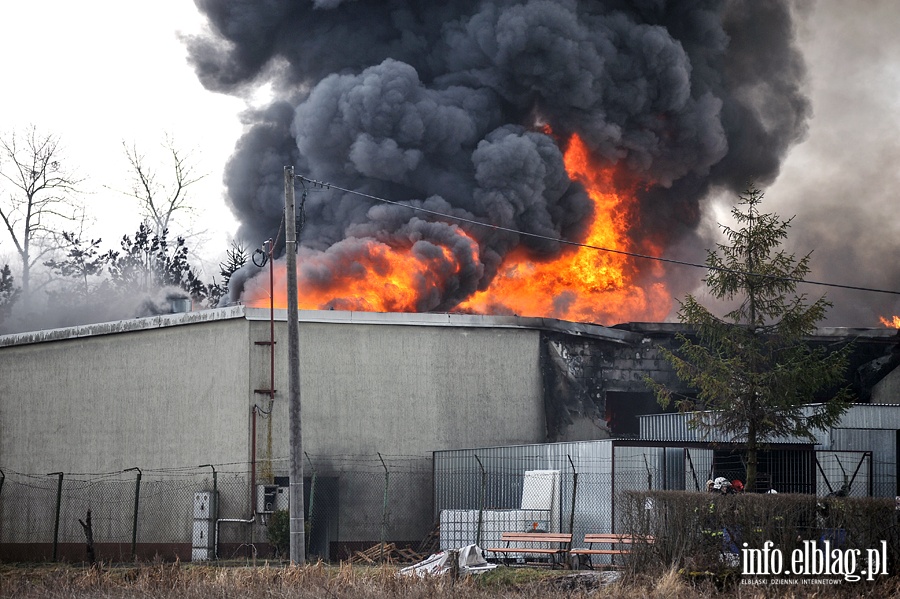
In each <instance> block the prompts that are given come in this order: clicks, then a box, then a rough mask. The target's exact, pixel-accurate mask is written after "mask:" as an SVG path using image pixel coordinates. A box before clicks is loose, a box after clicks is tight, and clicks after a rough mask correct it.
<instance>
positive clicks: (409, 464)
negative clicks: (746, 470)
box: [0, 306, 897, 560]
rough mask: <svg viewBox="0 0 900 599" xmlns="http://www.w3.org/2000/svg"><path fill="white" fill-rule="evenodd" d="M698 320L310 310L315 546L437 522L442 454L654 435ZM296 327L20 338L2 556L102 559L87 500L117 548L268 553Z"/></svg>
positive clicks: (265, 313) (883, 391) (11, 365)
mask: <svg viewBox="0 0 900 599" xmlns="http://www.w3.org/2000/svg"><path fill="white" fill-rule="evenodd" d="M678 330H679V328H678V325H672V324H640V323H639V324H634V323H633V324H629V325H623V326H619V327H603V326H599V325H590V324H579V323H570V322H564V321H558V320H552V319H542V318H523V317H516V316H475V315H465V314H382V313H359V312H342V311H309V312H305V311H301V312H300V363H301V364H300V371H301V372H300V378H301V398H300V401H301V405H302V408H301V419H302V449H303V452H304V455H305V457H306V462H305V463H304V467H305V473H304V474H305V479H306V480H305V484H306V500H305V503H306V507H307V517H308V519H309V520H310V521H311V527H312V528H311V530H310V531H309V534H308V541H309V545H310V546H309V551H310V553H311V554H315V555H319V556H322V557H325V558H326V559H341V558H343V557H345V556H346V555H347V554H348V552H350V551H352V550H354V549H357V548H361V547H366V546H369V545H371V544H372V543H374V542H378V541H379V540H381V541H384V540H390V541H392V542H397V543H407V544H415V543H417V542H419V541H420V540H422V539H423V538H424V537H426V536H428V535H429V533H430V532H431V531H432V530H433V529H434V527H435V525H436V520H437V518H438V513H437V512H436V507H435V506H436V500H435V497H434V488H435V487H434V482H433V480H434V479H433V477H434V476H435V462H434V459H435V458H434V456H435V455H436V454H435V453H434V452H441V451H450V450H460V449H465V448H477V447H504V446H523V445H532V444H545V443H573V442H581V441H595V440H601V439H609V438H619V439H621V438H636V437H637V436H638V434H639V432H640V429H639V422H640V421H639V417H640V416H641V415H644V414H650V413H654V412H659V408H658V406H656V405H655V402H654V400H653V397H652V395H651V394H650V393H649V392H648V391H647V389H646V387H645V385H644V382H643V381H644V377H645V376H647V375H649V376H652V377H653V378H655V379H657V380H664V381H668V382H670V383H671V384H677V379H676V378H675V377H674V375H673V373H672V372H671V370H670V369H669V368H668V365H667V363H666V362H665V361H664V360H662V359H661V358H660V356H659V353H658V349H657V347H658V346H659V345H660V344H667V343H672V341H673V338H674V333H675V332H677V331H678ZM286 331H287V326H286V313H285V311H283V310H281V311H279V310H275V311H270V310H265V309H252V308H247V307H243V306H235V307H229V308H218V309H214V310H205V311H198V312H187V313H180V314H167V315H161V316H155V317H149V318H141V319H134V320H128V321H120V322H114V323H104V324H97V325H87V326H80V327H72V328H67V329H57V330H48V331H37V332H30V333H22V334H16V335H8V336H5V337H0V559H3V560H15V559H25V558H28V559H47V558H53V557H57V558H64V559H74V560H78V559H82V558H83V553H84V532H83V525H84V524H83V523H84V519H85V517H86V513H87V510H91V513H92V516H93V535H94V539H95V542H96V544H97V547H98V551H99V555H98V557H99V558H101V559H126V558H129V557H147V558H149V557H153V556H155V555H158V556H160V557H162V558H163V559H172V558H175V557H178V558H180V559H191V558H193V559H210V558H214V557H226V556H233V555H245V554H247V553H248V552H253V553H254V554H256V553H257V552H263V551H268V545H267V538H266V528H265V523H266V520H267V518H268V517H269V516H270V515H271V513H272V512H273V511H275V510H276V509H277V508H279V507H282V506H286V502H285V501H284V499H285V492H286V487H287V475H288V469H289V464H288V461H287V457H288V455H289V445H288V443H289V440H288V422H287V420H288V407H287V405H286V399H285V398H286V395H287V393H286V390H287V363H286V362H287V358H286V355H287V343H285V342H284V339H285V336H286ZM848 337H853V338H855V339H857V344H858V350H857V352H856V353H855V358H854V359H855V363H854V366H853V367H854V370H853V372H854V373H856V374H855V375H854V384H855V385H856V387H857V388H858V390H859V395H860V396H865V400H866V401H872V402H878V403H888V402H896V401H897V397H896V386H897V385H896V383H891V381H893V380H894V379H893V375H892V376H891V377H888V376H886V375H887V373H889V372H891V371H892V370H893V368H894V366H896V363H895V357H894V356H893V354H892V352H891V350H892V348H893V347H894V346H895V345H896V331H891V330H887V329H884V330H874V329H873V330H869V329H865V330H859V331H852V332H848V331H845V330H838V331H823V332H822V336H821V340H824V341H827V342H829V343H832V342H835V341H836V340H841V339H845V338H848ZM814 341H815V340H814ZM892 385H893V386H892ZM620 443H623V442H620ZM623 447H624V445H623ZM79 521H81V522H79Z"/></svg>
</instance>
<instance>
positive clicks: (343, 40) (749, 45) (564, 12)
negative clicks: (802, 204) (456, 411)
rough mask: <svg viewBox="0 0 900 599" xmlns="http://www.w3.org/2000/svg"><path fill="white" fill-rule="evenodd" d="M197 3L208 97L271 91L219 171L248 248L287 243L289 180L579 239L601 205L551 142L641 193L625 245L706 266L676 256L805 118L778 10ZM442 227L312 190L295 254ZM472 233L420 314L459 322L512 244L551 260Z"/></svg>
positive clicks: (418, 235)
mask: <svg viewBox="0 0 900 599" xmlns="http://www.w3.org/2000/svg"><path fill="white" fill-rule="evenodd" d="M196 3H197V5H198V7H199V8H200V9H201V11H202V12H203V13H204V14H205V15H206V16H207V18H208V20H209V31H208V33H207V34H206V35H203V36H199V37H195V38H192V39H190V40H189V41H188V43H189V50H190V56H191V60H192V61H193V64H194V65H195V68H196V72H197V74H198V76H199V78H200V80H201V81H202V82H203V84H204V85H205V86H206V87H208V88H209V89H212V90H216V91H220V92H226V93H233V94H248V93H250V92H252V91H253V90H254V89H256V88H257V87H258V86H261V85H263V84H268V85H271V86H272V89H273V90H274V92H275V99H274V101H273V102H272V103H271V105H270V106H268V107H267V108H265V109H261V110H257V111H253V112H251V113H249V114H247V116H246V118H247V124H248V127H247V129H246V133H245V134H244V136H243V138H242V139H241V140H240V141H239V142H238V144H237V148H236V151H235V153H234V155H233V156H232V158H231V160H230V162H229V164H228V166H227V169H226V172H227V175H226V183H227V186H228V190H229V202H230V205H231V209H232V210H233V211H234V213H235V214H236V215H237V216H238V218H239V219H240V221H241V223H242V224H241V229H240V235H241V236H242V237H244V239H245V240H246V241H247V242H249V243H250V244H253V245H256V244H259V243H261V242H262V241H264V240H265V239H267V238H270V237H274V236H275V232H276V231H277V229H278V227H279V224H280V221H281V215H282V212H283V201H284V194H283V182H282V181H283V179H282V173H283V167H284V166H285V165H294V166H295V167H296V170H297V173H298V174H303V175H306V176H308V177H310V178H313V179H318V180H322V181H329V182H332V183H334V184H335V185H338V186H341V187H344V188H348V189H353V190H357V191H362V192H365V193H367V194H372V195H375V196H379V197H385V198H390V199H392V200H395V201H401V202H408V203H409V204H410V205H428V206H432V207H435V208H440V209H441V211H443V212H450V213H453V214H458V215H461V216H465V217H466V218H471V219H475V220H481V221H485V222H490V223H492V224H496V225H500V226H502V227H507V228H510V229H515V230H521V231H525V232H529V233H537V234H540V235H544V236H547V237H563V238H568V239H577V238H578V235H579V233H580V232H581V231H582V227H583V225H584V223H585V219H586V218H587V217H588V216H589V215H590V212H591V205H590V203H589V200H588V199H587V197H586V194H585V192H584V190H583V188H582V187H581V186H580V185H579V184H577V183H573V182H571V181H570V180H569V178H568V176H567V174H566V172H565V169H564V167H563V160H562V149H561V148H560V145H561V142H560V140H564V139H566V138H567V137H568V136H569V135H570V134H571V133H578V134H579V135H580V136H581V137H582V139H583V140H584V141H585V143H586V144H587V146H588V147H589V148H590V150H591V152H592V153H593V155H594V156H595V157H596V158H597V159H600V160H606V161H609V162H612V163H617V164H620V165H623V166H624V167H626V168H627V170H628V171H629V172H630V173H631V175H632V176H633V177H635V178H637V179H638V180H640V181H643V182H646V183H647V184H649V186H648V187H646V188H645V190H644V191H642V192H641V195H640V202H641V210H640V215H641V216H640V221H639V222H635V223H633V228H632V230H631V231H630V232H629V234H630V235H631V236H632V237H633V238H634V239H635V240H636V242H637V243H638V246H640V240H641V239H644V238H648V239H653V240H654V242H655V243H661V244H663V245H664V246H666V247H668V248H669V249H668V250H667V254H668V255H672V254H673V253H675V254H678V255H675V256H674V257H679V258H690V259H697V258H699V260H700V261H702V258H703V255H702V254H701V253H699V250H697V249H683V248H696V247H697V245H696V244H691V243H687V242H686V240H689V239H690V238H691V237H692V236H694V235H696V233H695V231H696V227H697V225H698V223H699V221H700V216H701V210H700V202H701V200H702V199H703V198H704V197H706V196H707V194H708V193H709V192H710V190H711V189H714V188H725V189H729V190H734V191H741V190H743V189H744V188H745V187H746V185H747V183H748V182H750V181H753V182H755V183H757V184H759V185H764V184H766V183H767V182H770V181H772V180H773V179H774V177H775V176H776V174H777V173H778V169H779V164H780V162H781V160H782V158H783V156H784V154H785V153H786V151H787V150H788V149H789V148H790V147H791V146H792V145H793V144H794V143H796V142H797V141H798V140H799V139H801V138H802V137H803V135H804V133H805V131H806V121H807V119H808V116H809V103H808V101H807V99H806V98H805V97H804V95H803V93H802V90H803V82H804V64H803V61H802V59H801V56H800V54H799V52H798V50H797V48H796V47H795V44H794V30H793V24H792V15H791V8H790V3H788V2H785V1H778V0H684V1H675V0H670V1H666V0H632V1H624V0H605V1H576V0H552V1H551V0H494V1H487V0H483V1H474V0H449V1H446V2H412V1H401V0H387V1H376V0H313V1H301V0H267V1H260V0H196ZM545 125H549V127H550V130H552V134H549V133H544V132H543V131H545V129H544V126H545ZM434 221H435V219H434V218H430V217H428V216H427V215H422V214H416V213H414V212H413V211H411V210H409V209H408V208H403V207H399V206H390V205H380V204H377V203H375V202H374V201H365V200H363V199H361V198H360V197H358V196H355V195H348V194H342V193H340V192H337V191H331V192H328V193H315V194H310V195H309V199H308V201H307V205H306V224H305V227H304V229H303V233H302V239H301V243H302V245H303V246H305V247H306V248H308V249H311V250H319V251H325V250H328V249H329V248H332V247H333V246H335V244H339V243H341V244H342V246H340V247H349V246H350V245H352V243H350V241H347V240H351V241H352V240H353V239H358V238H373V239H378V240H380V241H383V242H390V241H391V240H396V239H404V240H409V239H417V240H426V241H432V242H434V243H440V242H441V239H443V238H445V237H446V236H447V235H448V234H449V228H450V227H451V226H452V223H440V222H434ZM463 228H464V229H466V231H467V233H468V234H469V235H470V236H471V237H472V238H474V239H475V240H477V243H478V251H477V256H476V255H475V253H473V252H472V249H471V247H470V246H469V245H467V244H457V245H456V246H454V247H453V248H452V251H453V252H455V253H456V252H458V254H457V258H458V260H459V262H460V263H461V264H463V265H465V269H464V272H462V273H461V274H460V276H459V277H458V278H457V279H456V280H455V281H454V282H453V283H452V284H448V286H447V287H446V288H445V289H441V290H438V292H437V293H432V294H430V295H429V297H428V300H427V301H426V302H425V303H424V304H423V305H421V308H422V309H425V310H446V309H450V308H452V307H453V305H455V304H456V303H457V302H458V301H460V300H461V299H464V298H465V297H466V296H467V295H468V294H470V293H471V292H472V291H474V290H476V289H484V288H486V287H487V285H488V284H489V282H490V280H491V278H492V277H493V276H494V274H495V273H496V272H497V268H498V266H499V264H500V263H501V261H502V259H503V257H504V256H505V255H506V254H507V253H508V252H509V251H510V249H512V248H514V247H516V246H519V245H521V244H525V245H526V246H527V247H528V248H529V249H531V250H533V251H534V252H536V253H538V254H541V255H546V256H552V255H554V254H555V253H556V252H559V250H560V248H559V244H558V243H555V242H552V241H546V240H536V239H534V238H530V237H526V236H519V235H516V234H514V233H508V232H501V231H498V230H492V229H486V228H480V227H473V226H464V227H463ZM679 248H681V249H679ZM679 253H680V254H679ZM701 275H702V273H697V272H689V273H685V272H680V273H674V272H673V273H671V276H672V277H674V278H675V279H677V278H679V277H684V282H683V283H682V284H679V283H678V282H677V281H676V280H673V281H672V291H673V293H678V291H679V290H683V289H685V288H687V287H689V286H694V285H696V284H697V282H698V281H699V278H700V276H701ZM235 280H236V281H240V280H242V277H241V276H239V277H237V278H236V279H235ZM688 281H690V282H688ZM233 291H234V290H233ZM237 291H238V292H239V290H237ZM606 324H613V323H606Z"/></svg>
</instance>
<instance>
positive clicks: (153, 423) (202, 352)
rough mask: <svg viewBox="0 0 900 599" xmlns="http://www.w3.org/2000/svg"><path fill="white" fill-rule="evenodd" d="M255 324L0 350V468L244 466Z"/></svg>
mask: <svg viewBox="0 0 900 599" xmlns="http://www.w3.org/2000/svg"><path fill="white" fill-rule="evenodd" d="M247 328H248V323H247V321H246V320H244V319H242V318H234V319H229V320H215V321H210V322H194V323H191V324H184V325H176V326H165V327H159V328H150V329H145V330H136V331H130V332H122V333H116V334H101V335H95V336H90V337H83V338H70V339H65V340H58V341H49V342H45V343H32V344H25V345H13V346H9V347H3V348H0V464H2V465H3V467H5V468H9V469H12V470H15V471H17V472H23V473H38V474H39V473H47V472H55V471H63V472H72V473H75V472H83V473H107V472H115V471H120V470H124V469H126V468H131V467H138V468H142V469H145V470H147V469H158V468H173V467H188V466H190V467H193V466H197V465H199V464H205V463H217V464H219V463H229V462H246V461H247V460H248V459H249V457H248V447H249V442H248V439H249V433H250V426H249V421H250V412H249V407H248V405H247V399H246V397H247V389H248V386H249V382H248V367H247V360H248V350H247V341H246V340H247Z"/></svg>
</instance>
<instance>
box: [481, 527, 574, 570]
mask: <svg viewBox="0 0 900 599" xmlns="http://www.w3.org/2000/svg"><path fill="white" fill-rule="evenodd" d="M500 540H501V541H504V542H506V547H488V548H486V549H485V551H491V552H493V553H501V554H503V561H504V562H508V561H509V554H511V553H518V554H522V555H533V556H543V557H548V558H550V567H555V566H556V565H557V564H565V558H566V555H567V554H568V553H569V548H570V547H571V546H572V535H571V534H568V533H557V532H504V533H502V534H501V535H500Z"/></svg>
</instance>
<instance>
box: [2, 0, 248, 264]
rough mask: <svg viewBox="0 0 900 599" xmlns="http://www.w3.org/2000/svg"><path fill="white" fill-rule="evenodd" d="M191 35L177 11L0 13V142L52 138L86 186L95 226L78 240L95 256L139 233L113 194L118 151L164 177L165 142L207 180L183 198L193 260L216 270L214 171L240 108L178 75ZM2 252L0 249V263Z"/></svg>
mask: <svg viewBox="0 0 900 599" xmlns="http://www.w3.org/2000/svg"><path fill="white" fill-rule="evenodd" d="M201 25H202V20H201V17H200V15H199V13H198V12H197V11H196V9H195V7H194V5H193V3H191V2H189V1H186V0H157V1H155V2H144V3H134V2H121V1H116V0H85V1H83V2H65V1H60V0H55V1H54V0H29V1H28V2H17V1H10V0H6V1H4V2H2V3H0V55H2V56H3V57H4V58H3V60H2V61H0V80H2V81H4V86H3V87H4V93H3V97H2V100H0V107H2V111H0V131H3V132H7V131H9V130H11V129H19V130H21V128H22V127H24V126H28V125H31V124H33V125H35V126H36V127H37V128H38V130H39V131H41V132H44V133H52V134H55V135H58V136H59V138H60V140H61V142H62V147H63V156H64V157H65V158H66V160H65V162H66V164H67V165H68V166H69V168H70V170H71V171H72V172H73V173H75V174H76V175H77V176H78V177H81V178H84V182H83V183H82V184H81V186H80V190H81V191H83V192H84V199H85V203H86V204H87V209H88V212H89V215H90V217H92V221H93V222H91V223H89V227H88V231H87V233H86V235H85V236H86V237H87V236H90V237H91V238H97V237H101V238H102V239H103V246H104V247H117V243H118V239H120V238H121V236H122V235H124V234H126V233H129V234H130V233H133V232H134V231H135V230H136V229H137V227H138V224H139V223H140V215H139V211H138V207H137V203H136V201H135V200H134V199H132V198H130V197H129V196H127V195H126V194H125V193H123V192H127V191H128V190H129V189H130V182H129V181H130V179H129V173H130V171H129V168H130V167H129V165H128V162H127V160H126V157H125V153H124V149H123V147H122V144H123V142H125V143H128V144H129V145H134V146H135V147H136V148H137V149H138V150H139V151H140V152H143V153H146V156H147V161H148V164H149V165H151V166H154V167H158V170H159V172H160V176H163V177H164V176H166V175H168V174H169V172H170V171H169V170H167V169H166V168H165V164H166V163H165V162H164V161H163V160H164V156H163V155H161V153H160V152H161V144H162V143H163V142H164V140H165V138H166V135H169V136H171V137H172V139H173V140H174V142H175V144H176V146H177V147H178V148H179V149H181V150H182V151H184V152H190V153H191V160H192V161H194V163H195V164H196V172H198V173H202V174H206V176H205V177H204V178H203V179H202V180H201V181H200V182H198V183H197V184H195V185H193V186H192V187H191V188H190V189H189V192H190V196H189V197H190V199H191V204H192V205H193V206H194V207H195V208H196V211H197V215H196V217H195V219H194V223H193V225H192V227H191V228H192V229H193V230H194V231H196V232H198V233H202V234H201V235H200V238H198V239H196V240H194V245H195V246H196V245H198V244H201V247H200V250H198V251H199V252H200V253H201V256H203V257H204V258H206V259H207V260H208V261H212V263H213V265H214V264H215V261H216V260H217V259H218V258H219V255H223V254H224V251H225V249H226V248H227V247H228V245H229V239H230V235H232V234H233V232H234V230H235V229H236V223H235V221H234V219H233V217H232V216H231V213H230V211H229V210H228V208H227V207H226V206H225V202H224V201H223V199H222V198H223V193H224V188H223V186H222V170H223V167H224V164H225V162H226V160H227V158H228V156H229V155H230V154H231V152H232V150H233V148H234V142H235V140H236V139H237V138H238V136H239V135H240V133H241V130H242V125H241V121H240V118H239V113H240V111H241V110H242V109H243V108H244V106H245V103H244V101H243V100H240V99H238V98H234V97H228V96H225V95H222V94H215V93H211V92H209V91H207V90H205V89H204V88H203V86H202V85H201V84H200V83H199V81H198V80H197V77H196V76H195V74H194V72H193V70H192V69H191V67H190V66H189V65H188V64H187V61H186V54H187V52H186V50H185V48H184V45H183V43H182V42H181V41H180V39H179V34H180V33H190V32H193V31H196V30H198V29H199V28H200V27H201ZM10 252H11V246H10V245H9V242H8V240H7V239H5V238H0V257H3V258H6V257H7V256H9V255H10ZM207 266H208V265H207Z"/></svg>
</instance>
